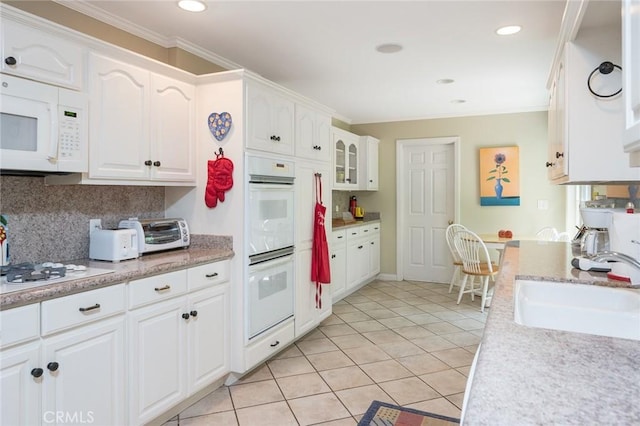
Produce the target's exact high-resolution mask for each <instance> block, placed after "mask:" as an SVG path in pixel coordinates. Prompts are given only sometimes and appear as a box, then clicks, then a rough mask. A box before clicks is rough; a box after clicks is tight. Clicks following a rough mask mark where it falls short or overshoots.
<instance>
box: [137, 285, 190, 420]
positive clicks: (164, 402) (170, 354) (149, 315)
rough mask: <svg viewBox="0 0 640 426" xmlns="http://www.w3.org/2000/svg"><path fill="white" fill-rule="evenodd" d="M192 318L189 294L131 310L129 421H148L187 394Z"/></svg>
mask: <svg viewBox="0 0 640 426" xmlns="http://www.w3.org/2000/svg"><path fill="white" fill-rule="evenodd" d="M183 315H184V316H185V318H183ZM189 319H190V315H189V312H188V311H187V309H186V297H180V298H177V299H171V300H167V301H165V302H159V303H156V304H154V305H150V306H147V307H145V308H139V309H136V310H133V311H130V312H129V353H130V357H129V371H130V375H129V395H130V398H129V424H143V423H146V422H148V421H149V420H151V419H153V418H155V417H156V416H158V415H160V414H162V413H163V412H164V411H166V410H167V409H168V408H169V407H171V406H173V405H174V404H177V403H179V402H180V401H182V400H183V399H184V398H185V397H186V394H187V386H186V384H187V377H186V376H187V375H186V374H185V371H186V361H187V359H186V358H187V353H188V351H187V349H186V347H185V344H186V343H185V342H186V334H185V333H186V331H187V330H186V327H187V321H188V320H189Z"/></svg>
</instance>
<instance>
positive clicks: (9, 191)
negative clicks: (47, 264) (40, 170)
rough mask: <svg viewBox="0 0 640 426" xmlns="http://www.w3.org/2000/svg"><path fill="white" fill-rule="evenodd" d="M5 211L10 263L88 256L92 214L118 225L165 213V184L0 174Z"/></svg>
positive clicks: (2, 210)
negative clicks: (54, 181) (65, 181)
mask: <svg viewBox="0 0 640 426" xmlns="http://www.w3.org/2000/svg"><path fill="white" fill-rule="evenodd" d="M0 213H1V214H3V215H5V216H6V218H7V222H8V223H7V229H8V241H9V254H10V258H9V261H10V262H11V263H20V262H44V261H65V260H73V259H82V258H87V257H88V256H89V219H102V227H103V228H115V227H117V225H118V222H119V221H120V219H124V218H129V217H139V218H141V219H147V218H154V217H164V188H163V187H149V186H102V185H45V183H44V178H41V177H23V176H0Z"/></svg>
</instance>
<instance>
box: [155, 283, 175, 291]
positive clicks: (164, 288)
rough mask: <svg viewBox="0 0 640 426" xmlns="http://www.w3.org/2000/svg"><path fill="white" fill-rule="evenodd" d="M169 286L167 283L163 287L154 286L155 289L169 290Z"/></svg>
mask: <svg viewBox="0 0 640 426" xmlns="http://www.w3.org/2000/svg"><path fill="white" fill-rule="evenodd" d="M170 288H171V286H170V285H169V284H167V285H165V286H164V287H156V288H154V290H155V291H165V290H169V289H170Z"/></svg>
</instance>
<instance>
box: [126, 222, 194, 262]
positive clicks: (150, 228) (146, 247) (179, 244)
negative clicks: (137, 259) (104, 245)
mask: <svg viewBox="0 0 640 426" xmlns="http://www.w3.org/2000/svg"><path fill="white" fill-rule="evenodd" d="M118 227H119V228H128V229H135V230H136V231H137V234H138V251H139V252H140V254H145V253H152V252H156V251H162V250H170V249H176V248H186V247H189V243H190V242H191V238H190V235H189V227H188V226H187V222H186V221H185V220H184V219H140V220H138V219H128V220H121V221H120V223H119V225H118Z"/></svg>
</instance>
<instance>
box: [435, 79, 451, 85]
mask: <svg viewBox="0 0 640 426" xmlns="http://www.w3.org/2000/svg"><path fill="white" fill-rule="evenodd" d="M454 81H455V80H454V79H452V78H441V79H440V80H436V83H438V84H451V83H453V82H454Z"/></svg>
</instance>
